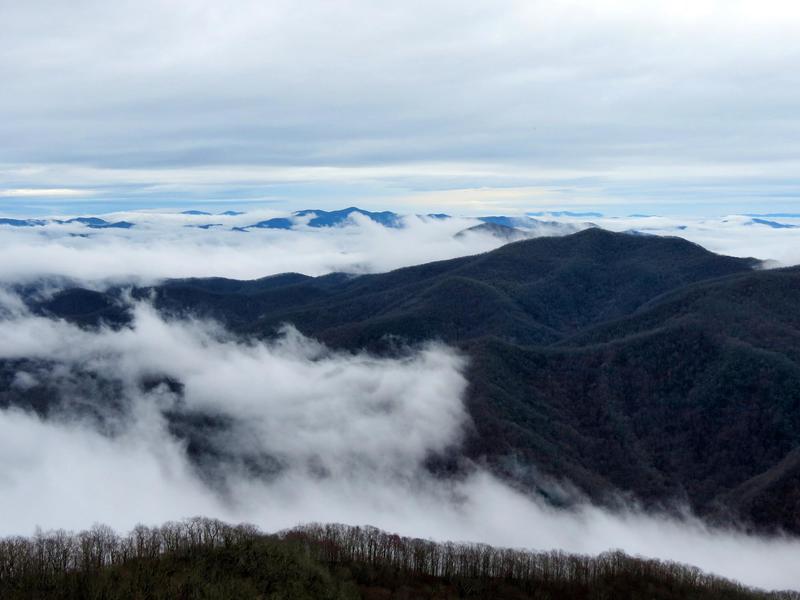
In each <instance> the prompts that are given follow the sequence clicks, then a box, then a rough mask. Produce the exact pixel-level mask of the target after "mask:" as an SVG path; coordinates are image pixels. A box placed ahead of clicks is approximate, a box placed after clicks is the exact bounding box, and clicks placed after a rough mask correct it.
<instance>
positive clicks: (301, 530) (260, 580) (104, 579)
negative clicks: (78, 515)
mask: <svg viewBox="0 0 800 600" xmlns="http://www.w3.org/2000/svg"><path fill="white" fill-rule="evenodd" d="M0 597H2V598H4V599H9V600H14V599H17V598H19V599H21V598H40V599H78V598H81V599H83V598H104V599H108V600H113V599H115V598H153V599H161V598H163V599H167V598H170V599H172V598H215V599H216V598H219V599H223V598H237V599H238V598H253V599H255V598H315V599H316V598H328V599H356V598H365V599H372V598H375V599H377V598H398V599H399V598H412V597H413V598H430V599H434V598H436V599H439V598H441V599H445V598H500V599H503V598H508V599H512V598H537V599H539V598H552V599H557V598H575V599H583V598H586V599H594V598H598V599H599V598H645V597H646V598H664V599H670V598H698V599H701V598H702V599H704V598H709V599H717V598H719V599H728V598H730V599H751V598H753V599H762V598H763V599H767V598H769V599H776V600H797V599H799V598H800V594H798V593H795V592H769V593H767V592H762V591H758V590H753V589H749V588H746V587H744V586H742V585H739V584H737V583H734V582H732V581H729V580H726V579H723V578H720V577H717V576H714V575H709V574H705V573H703V572H701V571H700V570H699V569H697V568H694V567H689V566H686V565H681V564H677V563H672V562H665V561H658V560H651V559H644V558H635V557H630V556H627V555H626V554H624V553H623V552H620V551H612V552H606V553H603V554H600V555H599V556H596V557H590V556H583V555H574V554H567V553H564V552H560V551H550V552H534V551H525V550H512V549H508V548H494V547H492V546H488V545H485V544H470V543H453V542H446V543H438V542H432V541H429V540H421V539H414V538H408V537H402V536H399V535H395V534H390V533H386V532H383V531H381V530H379V529H377V528H374V527H352V526H348V525H339V524H327V525H321V524H312V525H305V526H300V527H297V528H295V529H290V530H286V531H283V532H280V533H278V534H265V533H262V532H260V531H259V530H258V528H256V527H255V526H253V525H247V524H240V525H228V524H226V523H223V522H221V521H218V520H215V519H206V518H200V517H196V518H192V519H187V520H184V521H181V522H168V523H166V524H164V525H162V526H160V527H145V526H142V525H139V526H137V527H135V528H134V529H133V530H132V531H131V532H130V533H128V534H127V535H118V534H117V533H115V532H114V531H113V530H112V529H111V528H109V527H107V526H103V525H96V526H94V527H93V528H92V529H90V530H88V531H82V532H80V533H77V534H75V533H71V532H65V531H63V530H59V531H53V532H47V533H42V532H37V534H36V535H35V536H33V537H31V538H24V537H10V538H5V539H2V540H0Z"/></svg>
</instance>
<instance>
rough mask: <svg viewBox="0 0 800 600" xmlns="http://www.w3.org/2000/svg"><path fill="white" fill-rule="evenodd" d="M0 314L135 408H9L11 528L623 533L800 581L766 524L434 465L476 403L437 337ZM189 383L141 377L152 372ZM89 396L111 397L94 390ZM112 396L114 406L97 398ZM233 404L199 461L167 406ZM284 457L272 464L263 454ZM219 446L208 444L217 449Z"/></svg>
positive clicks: (669, 553) (654, 551)
mask: <svg viewBox="0 0 800 600" xmlns="http://www.w3.org/2000/svg"><path fill="white" fill-rule="evenodd" d="M6 314H12V315H14V316H12V317H9V318H6V319H5V320H2V321H0V357H2V358H16V357H22V356H25V357H29V358H34V359H39V360H45V359H47V360H53V361H56V362H57V363H58V364H59V365H60V367H58V368H57V369H53V368H51V367H48V368H47V373H48V376H49V377H61V378H62V379H64V378H70V377H76V372H77V370H79V369H84V370H85V369H89V370H92V371H95V372H98V373H100V374H102V375H104V376H108V377H114V378H118V379H119V381H120V382H121V383H122V386H121V388H120V392H119V393H120V394H121V396H120V397H119V398H116V399H115V400H116V401H123V404H124V405H127V406H128V407H129V410H128V411H127V412H123V414H124V415H125V417H124V418H118V419H117V423H116V425H115V427H114V428H112V430H111V431H113V433H111V434H110V433H107V432H105V433H104V432H101V431H100V430H99V429H98V428H97V425H96V424H95V422H94V421H89V420H80V419H78V418H77V417H76V416H75V415H74V414H71V413H66V414H62V415H61V416H51V417H50V418H48V419H47V420H41V419H39V418H37V417H35V416H33V415H31V414H27V413H22V412H19V411H17V410H14V409H4V410H0V456H2V460H0V493H2V496H3V511H2V514H0V533H23V534H24V533H29V532H31V531H32V530H33V528H34V527H35V526H36V525H37V524H38V525H41V526H43V527H45V528H48V527H71V528H81V527H86V526H88V525H90V524H92V523H93V522H96V521H101V522H105V523H108V524H111V525H112V526H114V527H116V528H119V529H127V528H129V527H132V526H133V525H134V524H135V523H137V522H139V521H144V522H149V523H153V522H159V521H163V520H165V519H175V518H181V517H184V516H187V515H193V514H203V515H208V516H213V517H219V518H223V519H229V520H248V521H251V522H254V523H256V524H258V525H259V526H261V527H263V528H265V529H267V530H275V529H281V528H285V527H291V526H294V525H296V524H298V523H301V522H308V521H334V522H345V523H352V524H366V523H369V524H374V525H377V526H379V527H382V528H385V529H388V530H391V531H397V532H400V533H403V534H408V535H415V536H423V537H432V538H435V539H440V540H447V539H451V540H473V541H483V542H488V543H493V544H499V545H510V546H517V547H527V548H537V549H550V548H563V549H565V550H568V551H574V552H591V553H595V552H601V551H604V550H607V549H609V548H622V549H624V550H626V551H628V552H631V553H635V554H641V555H646V556H656V557H661V558H665V559H672V560H678V561H681V562H687V563H690V564H694V565H697V566H699V567H701V568H703V569H706V570H710V571H713V572H715V573H719V574H721V575H725V576H728V577H732V578H735V579H738V580H740V581H743V582H745V583H748V584H752V585H759V586H763V587H766V588H787V587H794V588H798V587H800V576H798V573H797V571H796V569H794V565H795V564H796V562H797V560H798V559H800V542H798V541H797V540H791V539H781V538H772V539H766V538H758V537H753V536H747V535H744V534H741V533H737V532H732V531H724V530H719V529H712V528H709V527H707V526H705V525H703V524H702V523H700V522H699V521H697V520H694V519H692V518H687V519H685V520H676V519H674V518H667V517H664V516H659V515H647V514H644V513H641V512H638V511H636V510H631V511H628V512H623V513H610V512H608V511H605V510H602V509H599V508H596V507H592V506H590V505H582V506H579V507H578V508H577V509H575V510H572V511H563V510H561V511H560V510H556V509H552V508H548V507H545V506H543V505H541V504H539V503H538V502H537V501H535V500H532V499H531V498H528V497H526V496H524V495H522V494H520V493H519V492H516V491H514V490H513V489H512V488H510V487H509V486H507V485H506V484H504V483H503V482H501V481H499V480H497V479H496V478H495V477H494V476H492V475H491V474H489V473H487V472H486V471H484V470H483V469H481V468H478V467H476V468H475V469H474V470H473V471H472V472H471V474H469V475H467V476H466V477H464V478H460V479H456V480H448V479H442V478H439V479H437V478H434V477H433V476H431V475H430V474H429V473H428V471H427V470H426V469H425V468H424V460H425V458H426V456H427V455H428V454H429V453H430V452H437V451H442V450H444V449H446V448H447V447H448V446H450V445H453V444H458V443H459V442H460V440H461V438H462V435H463V431H464V427H465V426H466V425H467V424H468V416H467V413H466V411H465V409H464V406H463V404H462V400H461V395H462V392H463V390H464V387H465V380H464V378H463V376H462V374H461V370H462V368H463V365H464V359H463V358H462V357H460V356H459V355H458V354H456V353H454V352H453V351H452V350H450V349H448V348H447V347H444V346H441V345H439V346H437V345H429V346H425V347H421V348H418V349H416V350H414V351H411V352H410V353H409V354H408V355H407V356H405V357H400V358H377V357H374V356H369V355H365V354H347V353H337V352H331V351H329V350H327V349H326V348H324V347H323V346H321V345H319V344H318V343H316V342H314V341H312V340H309V339H307V338H304V337H302V336H300V335H299V334H298V333H297V332H295V331H292V330H288V331H287V332H286V333H285V334H284V336H283V337H282V338H279V339H278V340H275V341H273V342H269V343H265V342H244V341H238V340H235V339H233V338H231V337H230V336H229V335H228V334H227V333H226V332H225V331H223V330H221V329H220V328H219V327H217V326H215V325H213V324H209V323H204V322H196V321H165V320H163V319H162V318H161V317H159V316H158V315H157V314H156V313H155V312H154V311H153V310H152V309H151V308H149V307H148V306H147V305H144V304H141V305H138V306H137V307H136V310H135V320H134V323H133V325H132V327H130V328H123V329H121V330H118V331H112V330H108V329H103V330H99V331H94V332H90V331H85V330H81V329H79V328H77V327H75V326H72V325H69V324H66V323H64V322H59V321H54V320H48V319H45V318H42V317H36V316H33V315H30V314H26V313H25V312H24V311H23V312H20V311H19V310H18V304H16V305H14V306H12V307H11V310H9V311H7V312H6ZM154 375H163V376H168V377H170V378H172V379H175V380H179V381H181V382H183V383H184V385H185V388H184V395H183V397H182V398H179V397H177V396H176V395H175V394H174V393H173V392H171V391H169V390H168V389H166V388H165V387H163V386H162V387H158V388H155V389H152V390H150V391H143V389H142V387H141V386H140V385H139V380H140V379H141V377H142V376H154ZM80 400H81V401H83V402H99V400H98V399H96V398H81V399H80ZM99 409H100V410H101V411H102V410H103V408H102V406H100V407H99ZM167 410H180V411H184V412H190V413H191V412H195V411H202V412H203V413H204V414H207V415H211V416H218V417H221V418H222V419H223V420H222V423H223V426H222V428H221V429H217V430H209V431H207V432H205V433H204V434H203V435H204V439H205V441H206V443H208V444H209V445H210V446H212V447H213V448H215V449H216V450H217V451H218V452H219V454H218V457H217V458H216V459H213V460H215V461H216V467H217V469H216V471H215V473H216V474H217V477H222V481H220V480H218V479H215V480H213V481H208V480H207V479H205V478H203V477H201V476H200V475H199V474H198V471H197V470H196V468H195V466H194V465H193V463H192V462H191V460H190V459H189V458H188V455H187V451H186V448H185V446H184V444H183V443H182V442H181V441H179V440H178V439H176V438H175V437H174V436H173V435H172V433H171V432H170V429H169V428H168V427H167V422H166V420H165V417H164V416H163V411H167ZM264 456H269V457H271V458H273V459H274V460H275V461H276V462H275V464H277V465H279V468H278V469H277V470H274V471H272V472H265V473H262V474H258V473H254V472H253V471H252V470H247V469H246V468H245V466H244V465H245V462H246V460H247V458H248V457H250V458H259V457H264ZM207 460H209V459H207Z"/></svg>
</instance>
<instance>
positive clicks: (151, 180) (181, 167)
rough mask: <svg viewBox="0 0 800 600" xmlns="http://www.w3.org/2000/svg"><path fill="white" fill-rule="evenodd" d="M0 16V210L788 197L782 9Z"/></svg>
mask: <svg viewBox="0 0 800 600" xmlns="http://www.w3.org/2000/svg"><path fill="white" fill-rule="evenodd" d="M2 13H3V21H4V23H6V25H7V27H6V29H5V35H4V36H3V38H2V40H0V80H2V83H3V90H4V94H3V95H2V98H0V114H2V115H3V119H0V138H1V139H4V140H11V141H13V143H8V144H4V145H3V147H2V148H0V189H2V190H3V191H2V192H0V196H2V197H5V201H4V202H3V205H4V206H6V207H13V206H14V205H15V204H27V205H31V204H37V203H39V204H41V203H44V204H47V203H52V202H55V201H65V199H66V198H68V197H72V198H75V199H81V198H83V199H87V200H88V199H92V198H102V199H103V201H105V202H118V203H120V204H122V205H138V206H153V205H160V204H164V203H166V202H175V201H185V200H186V199H195V200H198V199H203V200H218V201H225V200H232V199H236V200H243V199H251V200H272V201H278V202H283V203H285V204H287V205H291V206H293V207H294V208H301V207H302V206H298V205H297V201H298V198H302V199H303V200H304V201H303V202H302V204H308V203H309V201H311V200H314V201H315V203H318V202H319V203H323V204H326V205H328V206H330V205H331V204H341V203H342V202H343V198H349V201H346V202H348V203H351V202H360V203H364V202H366V203H371V204H375V203H379V204H382V205H393V206H395V207H396V208H402V207H403V206H408V204H409V203H415V204H417V205H420V204H425V205H428V206H431V207H433V208H437V207H442V206H444V203H445V202H447V201H448V198H449V197H450V196H451V195H452V194H451V192H452V191H454V190H455V191H458V192H459V195H460V196H461V199H462V200H461V202H462V203H472V204H473V205H474V206H475V207H477V208H480V209H485V208H487V207H490V206H496V207H509V206H516V207H520V206H530V205H537V206H544V207H554V206H559V205H564V204H573V205H574V204H578V205H599V204H607V205H618V204H622V205H623V206H632V205H636V206H642V205H649V206H653V205H662V206H669V205H675V204H677V205H681V206H683V207H684V208H688V209H689V210H699V209H700V210H702V209H708V207H714V206H719V205H720V204H724V205H727V206H729V207H730V206H732V205H737V206H738V207H739V208H737V209H736V210H744V209H747V210H756V209H759V208H766V207H767V206H770V207H772V208H778V207H782V208H788V207H790V206H791V205H792V204H796V202H797V185H798V179H797V172H798V163H797V158H796V157H797V142H796V140H797V139H798V136H797V133H798V119H797V111H796V110H795V107H796V106H797V104H798V100H799V99H800V98H798V96H799V95H800V83H798V78H797V75H796V69H795V68H794V66H795V65H796V63H797V58H798V55H799V54H800V42H798V37H797V35H796V31H797V27H798V24H800V11H798V10H797V6H796V4H795V3H793V2H789V1H786V0H766V1H763V0H762V1H756V0H741V1H737V2H733V3H731V2H728V1H723V0H693V1H691V2H690V1H688V0H686V1H684V0H681V1H676V2H670V3H668V4H665V3H663V2H658V1H656V0H647V1H641V0H602V1H598V0H593V1H591V2H590V1H588V0H578V1H571V0H558V1H553V0H550V1H546V2H545V1H534V2H530V1H521V0H502V1H491V2H488V1H483V0H472V1H469V2H452V1H449V0H444V1H439V2H434V3H430V2H419V1H410V2H405V3H403V5H402V6H395V5H382V4H381V5H376V4H375V3H372V2H366V1H364V0H349V1H346V2H337V3H336V4H335V5H331V4H330V3H327V2H324V1H321V0H313V1H310V2H304V3H303V6H302V7H298V6H297V5H296V4H295V3H292V2H287V1H285V0H271V1H270V2H257V1H254V0H237V1H236V2H232V3H227V4H226V5H225V6H220V5H219V4H218V3H214V2H210V1H193V2H188V1H178V2H166V1H163V0H142V1H140V2H130V1H128V0H118V1H116V2H113V3H107V2H99V1H97V0H79V1H76V2H71V3H70V4H69V6H66V5H64V4H63V3H60V2H55V1H53V0H33V1H31V2H25V3H12V2H4V3H3V5H2ZM509 189H511V190H512V191H513V193H512V194H511V195H510V196H509V194H508V193H507V190H509ZM487 192H488V193H487ZM37 198H38V200H37Z"/></svg>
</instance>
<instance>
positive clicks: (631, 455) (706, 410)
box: [5, 229, 800, 533]
mask: <svg viewBox="0 0 800 600" xmlns="http://www.w3.org/2000/svg"><path fill="white" fill-rule="evenodd" d="M753 266H754V261H752V260H748V259H737V258H729V257H723V256H718V255H715V254H712V253H710V252H708V251H706V250H704V249H703V248H701V247H699V246H697V245H695V244H691V243H689V242H686V241H684V240H681V239H678V238H659V237H653V236H632V235H625V234H615V233H610V232H607V231H603V230H599V229H591V230H586V231H583V232H580V233H577V234H574V235H571V236H565V237H558V238H538V239H533V240H528V241H523V242H519V243H514V244H509V245H507V246H504V247H502V248H500V249H498V250H495V251H494V252H490V253H487V254H483V255H479V256H473V257H465V258H459V259H456V260H450V261H441V262H436V263H430V264H427V265H421V266H418V267H411V268H406V269H399V270H397V271H393V272H391V273H385V274H380V275H369V276H361V277H352V276H347V275H342V274H334V275H329V276H326V277H319V278H308V277H304V276H301V275H296V274H294V275H293V274H289V275H283V276H278V277H271V278H266V279H262V280H257V281H251V282H235V281H230V280H219V279H213V280H175V281H170V282H167V283H165V284H164V285H161V286H158V287H156V288H152V289H142V290H135V291H134V294H138V295H139V296H141V297H150V296H151V295H152V294H155V297H156V305H157V306H158V307H159V308H160V309H161V310H163V311H164V312H166V313H170V314H201V315H206V316H212V317H214V318H217V319H220V320H222V321H223V322H225V323H226V324H228V325H229V326H230V327H231V328H232V329H234V330H235V331H238V332H240V333H242V334H245V335H248V336H256V337H262V336H269V335H272V334H273V333H274V331H275V329H276V327H278V326H279V325H280V324H282V323H292V324H294V325H295V326H296V327H298V328H299V329H300V330H301V331H303V332H304V333H306V334H308V335H311V336H314V337H316V338H319V339H322V340H324V341H325V342H327V343H328V344H330V345H332V346H335V347H339V348H345V349H348V350H358V349H362V348H367V349H370V350H373V351H384V350H387V349H396V348H397V347H398V344H399V345H402V343H414V342H419V341H423V340H429V339H441V340H444V341H446V342H448V343H451V344H456V345H458V346H459V347H460V348H461V349H462V350H463V351H464V352H465V353H466V354H467V355H468V357H469V359H470V360H469V367H468V371H467V377H468V380H469V384H470V385H469V389H468V394H467V399H466V400H467V405H468V408H469V411H470V413H471V415H472V417H473V421H474V423H475V426H474V428H473V430H472V433H471V435H470V437H469V438H468V439H467V441H466V444H465V446H464V448H463V456H457V457H450V458H452V459H453V460H450V459H449V458H448V459H446V460H445V461H444V462H442V461H441V460H440V459H437V461H433V462H432V468H435V469H441V470H442V473H443V475H444V474H445V473H447V472H449V471H450V470H452V469H453V468H457V467H456V466H455V465H458V464H460V461H461V459H462V458H464V457H467V458H469V459H472V460H476V461H481V462H486V463H488V464H489V465H491V466H492V468H493V469H494V470H495V471H496V472H499V473H502V474H504V475H505V476H506V477H508V478H511V479H513V480H515V481H517V482H518V483H519V484H520V485H521V486H523V487H524V488H526V489H528V490H530V491H538V492H541V493H544V494H546V495H548V496H549V497H550V498H551V499H552V500H553V501H554V502H561V501H563V498H561V497H559V494H558V493H557V492H555V491H554V490H555V489H556V488H554V487H553V486H550V485H548V484H547V481H548V480H552V479H556V480H559V481H566V482H569V483H570V484H571V485H574V486H576V487H577V488H578V489H579V490H580V491H582V492H583V493H585V494H587V495H589V496H591V497H593V498H595V499H603V500H606V501H612V500H611V499H612V498H613V497H614V496H615V495H616V494H618V493H620V492H622V493H623V495H625V496H632V497H634V498H637V499H639V500H641V501H643V502H645V503H646V504H651V505H652V504H655V505H665V506H670V505H672V504H673V503H674V501H675V500H678V501H680V502H688V503H689V504H690V505H691V506H692V507H693V508H694V509H695V510H697V511H698V512H700V513H702V514H706V515H711V516H714V517H715V518H719V519H730V518H732V517H735V518H741V519H744V520H745V521H746V522H747V523H749V524H752V525H754V526H757V527H762V528H776V527H778V528H781V527H782V528H786V529H788V530H790V531H793V532H796V533H800V517H798V516H797V515H798V514H800V466H798V461H797V458H796V457H797V450H798V448H800V310H798V307H800V269H784V270H774V271H763V270H753V268H752V267H753ZM36 308H37V310H40V311H42V312H44V313H45V314H55V315H58V316H61V317H65V318H69V319H73V320H76V321H78V322H80V323H97V322H99V321H101V320H104V319H105V320H109V321H112V322H116V323H121V322H124V319H125V316H124V315H122V316H120V310H121V309H120V308H119V305H118V304H116V303H115V292H114V291H113V290H112V291H111V292H109V293H108V294H105V295H99V296H98V295H97V294H96V293H94V292H86V291H83V290H66V291H64V292H62V293H60V294H57V295H56V296H55V297H54V298H53V299H52V300H51V301H50V302H48V303H46V304H42V305H37V306H36ZM33 392H35V390H34V391H33ZM33 392H32V393H33ZM39 393H40V394H42V393H43V392H41V391H39ZM5 402H6V403H7V404H12V403H15V402H16V403H18V404H21V405H23V406H25V405H26V404H25V399H24V398H17V399H16V400H15V399H14V398H7V399H5ZM29 404H30V403H28V405H29ZM178 422H179V423H180V424H181V425H180V428H181V431H183V432H184V435H185V436H186V437H187V439H191V440H200V442H202V439H203V436H202V435H193V434H192V432H191V431H185V430H186V428H187V427H189V429H191V427H190V425H191V424H189V425H186V424H185V423H184V422H183V421H182V420H180V419H178ZM195 445H196V444H195ZM193 447H194V446H193ZM203 451H204V449H202V448H200V449H198V452H199V454H202V453H203Z"/></svg>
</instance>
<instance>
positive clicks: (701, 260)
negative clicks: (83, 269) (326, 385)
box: [39, 229, 754, 348]
mask: <svg viewBox="0 0 800 600" xmlns="http://www.w3.org/2000/svg"><path fill="white" fill-rule="evenodd" d="M753 265H754V261H752V260H749V259H737V258H730V257H724V256H718V255H715V254H712V253H711V252H708V251H707V250H704V249H703V248H701V247H700V246H697V245H695V244H691V243H689V242H686V241H684V240H680V239H678V238H657V237H639V236H631V235H624V234H615V233H611V232H608V231H604V230H601V229H588V230H585V231H582V232H580V233H576V234H573V235H570V236H565V237H554V238H537V239H533V240H527V241H522V242H518V243H515V244H509V245H507V246H503V247H502V248H499V249H497V250H495V251H494V252H490V253H487V254H483V255H478V256H471V257H465V258H459V259H454V260H448V261H440V262H435V263H429V264H426V265H420V266H416V267H409V268H405V269H398V270H396V271H392V272H390V273H384V274H379V275H364V276H361V277H348V276H344V275H341V274H335V275H328V276H325V277H318V278H305V277H303V276H298V275H291V274H290V275H284V276H278V277H268V278H265V279H260V280H255V281H250V282H234V281H230V280H221V279H209V280H174V281H169V282H167V283H165V284H164V285H162V286H159V287H158V288H156V290H155V291H156V292H157V296H156V297H157V300H156V302H157V305H158V306H159V307H161V308H162V309H163V310H166V311H169V312H172V313H175V314H183V313H186V312H191V313H193V314H197V313H199V314H203V315H206V316H211V317H214V318H217V319H220V320H222V321H224V322H225V323H227V324H229V325H230V326H231V327H233V328H234V329H236V330H239V331H241V332H243V333H250V334H252V333H255V334H259V335H263V334H269V333H271V332H272V331H273V330H274V329H275V327H277V326H278V325H280V324H282V323H285V322H291V323H293V324H295V325H296V326H297V327H298V328H299V329H300V330H301V331H303V332H304V333H308V334H310V335H314V336H317V337H319V338H321V339H323V340H325V341H326V342H328V343H330V344H333V345H336V346H343V347H348V348H358V347H362V346H372V347H379V345H380V341H381V338H383V337H385V336H400V337H402V338H404V339H406V340H409V341H423V340H427V339H430V338H432V337H437V338H441V339H443V340H445V341H448V342H459V341H463V340H468V339H470V338H474V337H479V336H483V335H495V336H499V337H502V338H503V339H506V340H508V341H512V342H515V343H521V344H542V343H552V342H554V341H557V340H559V339H560V338H561V337H563V336H564V335H565V334H571V333H574V332H576V331H578V330H579V329H580V328H582V327H586V326H588V325H592V324H596V323H602V322H604V321H606V320H608V319H614V318H619V317H622V316H625V315H627V314H630V313H631V312H632V311H633V310H635V309H637V308H638V307H639V306H641V305H642V304H644V303H646V302H647V301H649V300H652V299H653V298H655V297H657V296H658V295H660V294H662V293H664V292H667V291H670V290H673V289H675V288H678V287H681V286H684V285H687V284H690V283H693V282H697V281H702V280H704V279H709V278H713V277H719V276H723V275H729V274H732V273H741V272H745V271H748V270H750V269H751V268H752V266H753ZM150 292H151V290H138V291H137V292H136V294H137V295H139V296H140V297H148V296H149V294H150ZM82 293H83V292H82V291H79V290H67V291H65V292H62V293H61V294H59V295H56V297H55V298H54V299H53V300H51V301H50V302H48V303H45V304H43V305H41V306H40V307H39V308H40V310H42V311H44V312H46V313H51V314H55V315H58V316H61V317H67V318H72V319H76V320H78V321H81V322H85V321H86V320H87V318H89V319H90V320H94V321H95V322H96V321H98V320H100V319H102V318H103V317H104V315H103V313H102V311H101V312H98V311H97V310H96V308H95V307H96V306H97V304H98V301H97V300H93V301H92V303H90V304H87V305H86V310H85V311H82V310H81V302H80V301H77V302H73V301H71V300H70V298H71V297H72V296H73V295H75V294H82ZM90 309H91V310H90ZM107 317H108V318H109V319H111V320H119V315H118V314H117V313H115V312H114V311H113V310H111V309H109V310H108V311H107Z"/></svg>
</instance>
